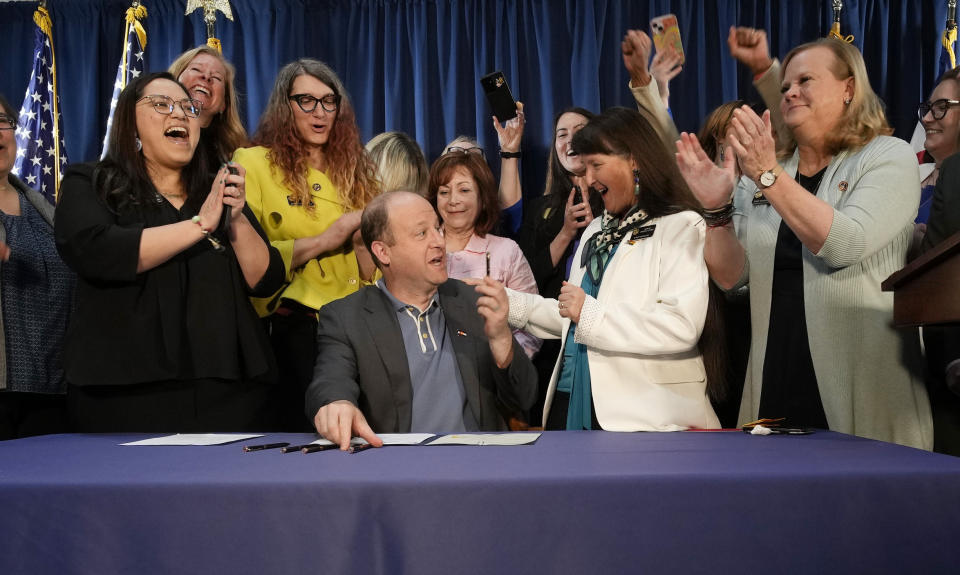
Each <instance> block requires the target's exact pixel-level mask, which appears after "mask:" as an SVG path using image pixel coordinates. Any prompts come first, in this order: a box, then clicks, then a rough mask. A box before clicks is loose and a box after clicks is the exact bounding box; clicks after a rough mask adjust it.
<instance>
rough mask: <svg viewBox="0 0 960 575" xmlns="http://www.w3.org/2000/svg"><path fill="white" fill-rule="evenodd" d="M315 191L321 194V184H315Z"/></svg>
mask: <svg viewBox="0 0 960 575" xmlns="http://www.w3.org/2000/svg"><path fill="white" fill-rule="evenodd" d="M313 191H315V192H319V191H320V184H313Z"/></svg>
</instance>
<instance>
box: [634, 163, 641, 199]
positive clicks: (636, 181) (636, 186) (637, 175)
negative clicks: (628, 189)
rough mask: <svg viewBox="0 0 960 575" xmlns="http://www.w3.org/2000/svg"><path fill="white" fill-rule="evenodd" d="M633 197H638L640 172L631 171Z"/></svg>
mask: <svg viewBox="0 0 960 575" xmlns="http://www.w3.org/2000/svg"><path fill="white" fill-rule="evenodd" d="M633 196H634V197H635V198H639V197H640V170H634V171H633Z"/></svg>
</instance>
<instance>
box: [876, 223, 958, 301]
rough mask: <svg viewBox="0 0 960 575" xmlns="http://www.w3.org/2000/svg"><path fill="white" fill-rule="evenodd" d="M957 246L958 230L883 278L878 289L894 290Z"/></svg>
mask: <svg viewBox="0 0 960 575" xmlns="http://www.w3.org/2000/svg"><path fill="white" fill-rule="evenodd" d="M958 246H960V232H957V233H955V234H953V235H952V236H950V237H949V238H947V239H945V240H944V241H942V242H940V244H939V245H937V246H935V247H934V248H933V249H932V250H930V251H929V252H927V253H925V254H923V255H922V256H920V257H918V258H917V259H915V260H913V261H912V262H910V263H909V264H907V265H906V266H904V268H903V269H901V270H899V271H896V272H894V273H892V274H890V277H888V278H887V279H885V280H883V283H881V284H880V289H881V290H883V291H895V290H896V289H897V288H899V287H900V286H901V285H903V284H904V283H906V282H908V281H910V280H912V279H913V278H914V277H916V276H919V275H920V274H922V273H924V272H925V271H927V270H928V269H930V268H932V267H934V266H936V265H937V264H939V263H940V262H941V261H943V260H944V259H946V258H947V257H949V256H950V255H951V254H952V253H953V251H954V250H956V249H957V248H958Z"/></svg>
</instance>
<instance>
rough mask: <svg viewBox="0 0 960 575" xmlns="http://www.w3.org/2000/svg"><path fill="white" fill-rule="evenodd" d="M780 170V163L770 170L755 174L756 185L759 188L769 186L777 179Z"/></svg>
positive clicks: (762, 188)
mask: <svg viewBox="0 0 960 575" xmlns="http://www.w3.org/2000/svg"><path fill="white" fill-rule="evenodd" d="M782 171H783V168H782V167H780V164H777V165H776V166H775V167H774V168H773V169H771V170H767V171H765V172H760V175H759V176H757V187H758V188H760V189H761V190H765V189H767V188H769V187H770V186H772V185H773V184H774V183H775V182H776V181H777V176H779V175H780V172H782Z"/></svg>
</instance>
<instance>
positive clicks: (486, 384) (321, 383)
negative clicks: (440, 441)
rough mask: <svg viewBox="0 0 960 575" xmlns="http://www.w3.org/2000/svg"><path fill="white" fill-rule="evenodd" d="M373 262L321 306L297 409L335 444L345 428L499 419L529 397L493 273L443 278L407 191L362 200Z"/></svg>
mask: <svg viewBox="0 0 960 575" xmlns="http://www.w3.org/2000/svg"><path fill="white" fill-rule="evenodd" d="M360 230H361V234H362V235H363V241H364V243H365V244H366V246H367V249H368V250H370V253H371V254H372V255H373V258H374V262H376V264H377V266H378V267H379V268H380V270H381V271H382V272H383V279H382V280H381V281H380V282H378V284H377V285H376V286H367V287H365V288H363V289H361V290H360V291H359V292H357V293H354V294H352V295H349V296H347V297H345V298H343V299H341V300H338V301H335V302H332V303H329V304H327V305H325V306H323V308H321V310H320V323H319V328H318V334H317V344H318V346H319V354H318V357H317V364H316V369H315V371H314V376H313V382H312V383H311V384H310V387H309V388H308V389H307V396H306V401H307V415H308V416H313V424H314V426H315V427H316V428H317V432H318V433H320V435H322V436H323V437H325V438H327V439H329V440H330V441H332V442H334V443H338V444H340V447H341V449H347V447H348V446H349V442H350V438H351V436H352V435H358V436H360V437H362V438H363V439H366V440H367V441H369V442H370V443H372V444H374V445H381V441H380V439H379V438H378V437H377V436H376V435H375V434H374V433H375V432H380V433H406V432H430V433H453V432H459V431H492V430H503V429H506V425H505V423H504V420H503V417H502V416H501V410H505V411H506V412H507V413H510V412H517V411H524V410H526V409H529V407H530V406H531V405H532V404H533V401H534V398H535V395H536V385H537V374H536V370H535V369H534V368H533V365H532V364H531V363H530V360H529V359H527V356H526V354H525V353H524V352H523V348H522V347H520V345H519V344H518V343H517V342H516V341H515V340H514V339H513V335H512V333H511V331H510V326H509V325H508V324H507V312H508V307H509V304H508V300H507V296H506V292H505V291H504V288H503V286H502V285H500V284H499V283H498V282H496V281H494V280H492V279H490V278H489V277H486V278H483V280H482V281H480V282H479V284H478V285H477V286H476V287H473V286H470V285H467V284H465V283H463V282H461V281H458V280H452V279H448V278H447V262H446V247H445V243H444V239H443V231H442V228H441V226H440V221H439V219H438V217H437V214H436V212H435V211H434V209H433V206H431V205H430V203H429V202H427V201H426V200H425V199H423V198H422V197H421V196H419V195H417V194H413V193H409V192H390V193H386V194H383V195H381V196H379V197H378V198H376V199H375V200H373V201H372V202H371V203H370V204H369V205H368V206H367V207H366V209H365V210H364V212H363V219H362V222H361V224H360Z"/></svg>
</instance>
